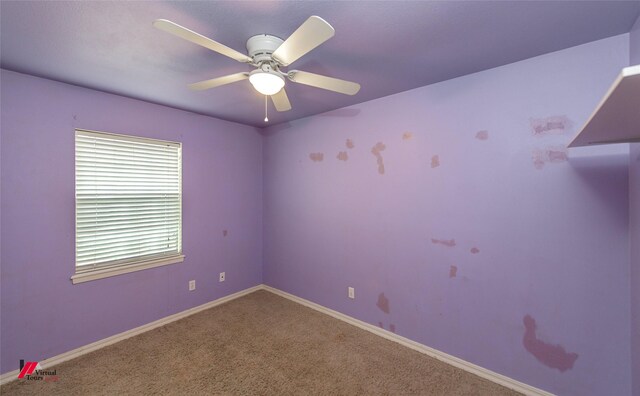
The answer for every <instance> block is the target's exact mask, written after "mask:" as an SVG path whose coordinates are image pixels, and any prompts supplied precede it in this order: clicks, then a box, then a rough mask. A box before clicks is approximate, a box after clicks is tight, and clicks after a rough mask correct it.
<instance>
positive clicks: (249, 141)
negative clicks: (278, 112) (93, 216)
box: [0, 70, 262, 373]
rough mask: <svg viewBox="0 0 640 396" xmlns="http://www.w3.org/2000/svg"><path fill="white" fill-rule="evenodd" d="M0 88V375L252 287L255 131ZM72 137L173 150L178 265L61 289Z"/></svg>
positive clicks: (102, 101)
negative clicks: (136, 139) (179, 156)
mask: <svg viewBox="0 0 640 396" xmlns="http://www.w3.org/2000/svg"><path fill="white" fill-rule="evenodd" d="M1 83H2V98H1V99H2V113H1V117H0V118H1V120H2V121H1V130H2V135H1V146H2V152H1V153H2V162H1V165H2V173H1V177H2V195H1V201H2V204H1V209H2V229H1V238H2V253H1V259H2V272H1V278H2V283H1V289H2V290H1V298H2V302H1V312H2V325H1V345H0V348H1V350H2V359H1V367H0V372H2V373H5V372H7V371H11V370H14V369H17V368H18V359H21V358H22V359H27V360H42V359H45V358H48V357H52V356H55V355H57V354H60V353H63V352H66V351H69V350H71V349H74V348H77V347H80V346H83V345H86V344H88V343H91V342H94V341H96V340H100V339H103V338H105V337H108V336H111V335H113V334H116V333H119V332H122V331H125V330H128V329H131V328H134V327H137V326H140V325H143V324H145V323H149V322H152V321H154V320H156V319H159V318H162V317H165V316H168V315H171V314H174V313H177V312H180V311H183V310H185V309H188V308H190V307H194V306H197V305H200V304H203V303H206V302H208V301H211V300H214V299H216V298H219V297H222V296H224V295H228V294H230V293H232V292H236V291H238V290H242V289H245V288H247V287H250V286H254V285H257V284H260V283H261V281H262V272H261V271H262V269H261V267H262V262H261V260H262V259H261V257H262V234H261V228H262V187H261V186H262V172H261V168H262V136H261V135H260V134H259V133H258V131H257V130H255V129H254V128H251V127H247V126H242V125H239V124H234V123H230V122H225V121H220V120H216V119H213V118H210V117H205V116H200V115H195V114H192V113H188V112H184V111H180V110H175V109H171V108H167V107H163V106H158V105H154V104H149V103H146V102H142V101H138V100H132V99H127V98H124V97H120V96H115V95H110V94H105V93H102V92H97V91H93V90H89V89H84V88H79V87H75V86H71V85H66V84H62V83H58V82H54V81H50V80H45V79H40V78H36V77H31V76H27V75H23V74H18V73H14V72H9V71H5V70H3V71H2V72H1ZM74 128H85V129H93V130H99V131H107V132H118V133H125V134H131V135H138V136H147V137H153V138H160V139H167V140H174V141H181V142H182V143H183V247H184V253H185V255H186V259H185V261H184V262H183V263H179V264H174V265H170V266H165V267H160V268H155V269H150V270H145V271H140V272H135V273H131V274H126V275H121V276H116V277H112V278H107V279H101V280H96V281H92V282H87V283H82V284H78V285H72V284H71V281H70V280H69V277H70V276H71V275H72V274H73V272H74V257H75V253H74V249H75V248H74V244H75V241H74ZM224 229H226V230H228V235H227V236H226V237H223V230H224ZM220 271H225V272H226V276H227V279H226V281H225V283H218V281H217V277H218V273H219V272H220ZM190 279H195V280H196V286H197V288H196V290H195V291H194V292H189V291H188V287H187V284H188V281H189V280H190Z"/></svg>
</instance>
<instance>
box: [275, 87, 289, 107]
mask: <svg viewBox="0 0 640 396" xmlns="http://www.w3.org/2000/svg"><path fill="white" fill-rule="evenodd" d="M271 100H272V101H273V105H274V106H276V110H278V111H289V110H291V102H289V98H288V97H287V93H286V92H285V90H284V88H282V89H281V90H280V92H278V93H277V94H275V95H271Z"/></svg>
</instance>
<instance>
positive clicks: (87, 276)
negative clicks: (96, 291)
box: [71, 254, 184, 285]
mask: <svg viewBox="0 0 640 396" xmlns="http://www.w3.org/2000/svg"><path fill="white" fill-rule="evenodd" d="M183 261H184V255H183V254H181V255H178V256H171V257H163V258H158V259H154V260H147V261H143V262H140V263H137V264H130V265H126V266H120V267H112V268H104V269H98V270H94V271H87V272H80V273H77V274H75V275H73V276H72V277H71V282H72V283H73V284H74V285H75V284H76V283H83V282H89V281H92V280H97V279H102V278H109V277H111V276H117V275H122V274H127V273H129V272H136V271H142V270H146V269H149V268H155V267H161V266H163V265H170V264H175V263H181V262H183Z"/></svg>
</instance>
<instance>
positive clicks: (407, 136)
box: [402, 132, 413, 140]
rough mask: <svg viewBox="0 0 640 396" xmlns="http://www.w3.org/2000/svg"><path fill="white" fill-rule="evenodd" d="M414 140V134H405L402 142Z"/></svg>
mask: <svg viewBox="0 0 640 396" xmlns="http://www.w3.org/2000/svg"><path fill="white" fill-rule="evenodd" d="M411 139H413V133H411V132H405V133H403V134H402V140H411Z"/></svg>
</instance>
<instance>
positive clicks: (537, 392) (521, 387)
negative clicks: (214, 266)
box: [262, 285, 553, 396]
mask: <svg viewBox="0 0 640 396" xmlns="http://www.w3.org/2000/svg"><path fill="white" fill-rule="evenodd" d="M262 289H264V290H267V291H269V292H271V293H274V294H277V295H279V296H281V297H284V298H286V299H289V300H291V301H294V302H297V303H299V304H302V305H304V306H307V307H309V308H311V309H314V310H316V311H319V312H322V313H324V314H327V315H329V316H333V317H334V318H336V319H340V320H342V321H344V322H347V323H349V324H352V325H354V326H356V327H359V328H361V329H363V330H366V331H368V332H370V333H373V334H375V335H378V336H380V337H383V338H386V339H388V340H391V341H394V342H397V343H398V344H401V345H404V346H406V347H408V348H411V349H413V350H415V351H418V352H421V353H424V354H425V355H428V356H431V357H432V358H435V359H438V360H440V361H442V362H444V363H447V364H450V365H452V366H455V367H458V368H460V369H462V370H465V371H467V372H469V373H472V374H475V375H477V376H478V377H481V378H484V379H487V380H489V381H492V382H495V383H496V384H499V385H502V386H504V387H506V388H509V389H513V390H514V391H516V392H520V393H523V394H525V395H527V396H553V394H552V393H549V392H547V391H543V390H542V389H538V388H535V387H533V386H531V385H527V384H525V383H523V382H520V381H516V380H514V379H512V378H509V377H507V376H504V375H502V374H498V373H496V372H493V371H491V370H487V369H486V368H484V367H480V366H478V365H475V364H473V363H470V362H467V361H466V360H462V359H460V358H457V357H455V356H452V355H449V354H447V353H444V352H441V351H438V350H437V349H433V348H430V347H428V346H426V345H423V344H420V343H418V342H415V341H412V340H410V339H408V338H405V337H402V336H399V335H397V334H395V333H392V332H390V331H387V330H385V329H381V328H380V327H377V326H374V325H372V324H369V323H366V322H363V321H361V320H358V319H355V318H352V317H351V316H347V315H345V314H343V313H340V312H338V311H334V310H332V309H329V308H326V307H324V306H322V305H319V304H316V303H314V302H311V301H309V300H305V299H304V298H300V297H298V296H294V295H293V294H289V293H287V292H284V291H282V290H279V289H276V288H273V287H271V286H267V285H263V287H262Z"/></svg>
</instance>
